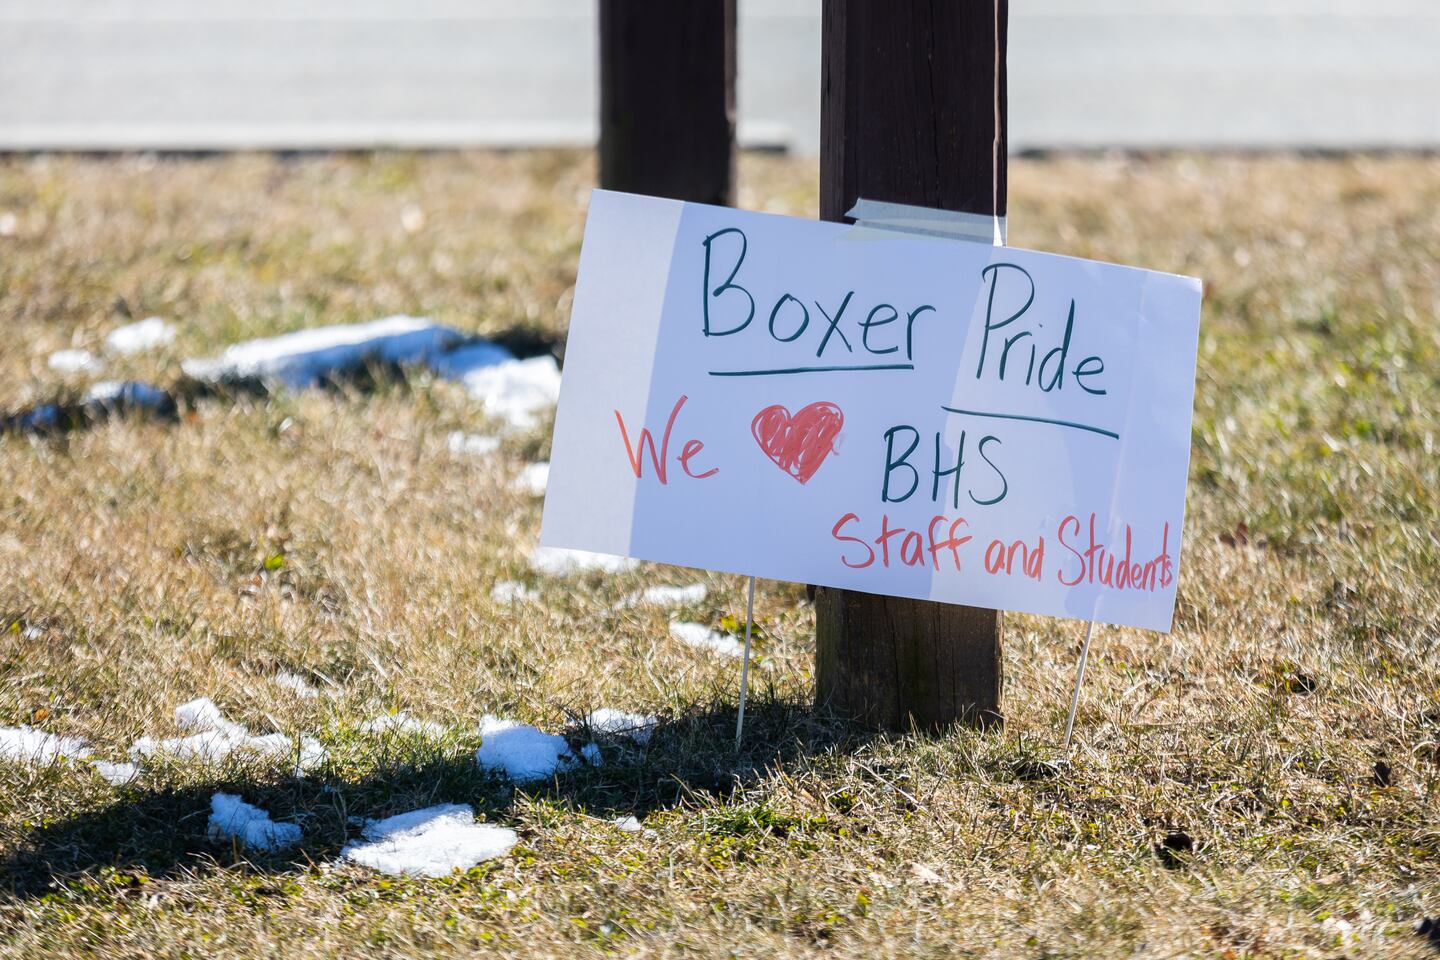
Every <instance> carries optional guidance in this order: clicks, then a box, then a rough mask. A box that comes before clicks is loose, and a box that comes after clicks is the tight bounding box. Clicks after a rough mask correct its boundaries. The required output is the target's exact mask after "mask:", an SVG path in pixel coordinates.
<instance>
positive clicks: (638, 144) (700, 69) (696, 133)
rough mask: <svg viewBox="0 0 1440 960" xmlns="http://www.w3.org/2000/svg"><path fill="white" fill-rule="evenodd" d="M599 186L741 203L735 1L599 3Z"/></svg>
mask: <svg viewBox="0 0 1440 960" xmlns="http://www.w3.org/2000/svg"><path fill="white" fill-rule="evenodd" d="M600 185H601V186H602V187H606V188H608V189H611V190H625V191H628V192H630V193H648V194H652V195H654V196H659V197H673V198H675V199H677V200H694V201H698V202H700V203H715V204H724V205H729V204H730V203H731V202H732V201H733V200H734V194H735V0H600Z"/></svg>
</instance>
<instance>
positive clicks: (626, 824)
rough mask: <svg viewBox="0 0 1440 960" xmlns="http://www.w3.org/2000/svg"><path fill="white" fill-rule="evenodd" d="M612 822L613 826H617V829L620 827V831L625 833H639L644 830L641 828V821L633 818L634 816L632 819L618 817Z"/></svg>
mask: <svg viewBox="0 0 1440 960" xmlns="http://www.w3.org/2000/svg"><path fill="white" fill-rule="evenodd" d="M610 822H611V823H613V824H615V826H616V827H618V828H619V829H620V830H622V831H623V832H625V833H639V832H640V830H641V829H642V828H641V826H640V821H639V820H638V819H636V818H635V817H633V816H630V817H616V818H615V819H614V820H611V821H610Z"/></svg>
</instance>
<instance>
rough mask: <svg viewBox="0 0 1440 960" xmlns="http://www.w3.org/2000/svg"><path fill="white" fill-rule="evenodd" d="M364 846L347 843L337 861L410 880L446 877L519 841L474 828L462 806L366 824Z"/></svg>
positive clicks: (505, 832)
mask: <svg viewBox="0 0 1440 960" xmlns="http://www.w3.org/2000/svg"><path fill="white" fill-rule="evenodd" d="M364 836H365V840H363V841H361V840H357V841H354V842H352V843H348V844H346V845H345V846H344V848H342V849H341V851H340V856H341V858H342V859H345V860H349V861H351V862H352V863H358V864H361V865H362V866H366V867H370V868H371V869H372V870H379V871H380V872H381V873H389V874H403V875H407V876H412V877H447V876H449V875H450V874H451V873H453V872H454V871H456V870H468V869H470V868H471V867H473V866H475V865H476V864H478V863H481V862H483V861H485V860H493V859H494V858H495V857H503V856H504V855H505V854H507V853H509V852H510V850H511V849H512V848H513V847H514V846H515V844H516V842H517V841H518V840H519V837H518V836H517V835H516V833H515V831H514V830H510V829H508V828H506V827H497V826H495V825H493V824H488V823H476V822H475V811H474V810H473V809H472V808H470V807H469V806H466V805H465V804H462V803H443V804H440V805H438V806H434V807H426V808H425V809H423V810H412V811H410V812H409V813H402V814H399V815H397V816H393V817H389V818H387V819H385V820H372V821H370V822H369V823H368V824H366V826H365V830H364Z"/></svg>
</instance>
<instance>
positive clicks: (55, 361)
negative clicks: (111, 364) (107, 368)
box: [47, 350, 104, 373]
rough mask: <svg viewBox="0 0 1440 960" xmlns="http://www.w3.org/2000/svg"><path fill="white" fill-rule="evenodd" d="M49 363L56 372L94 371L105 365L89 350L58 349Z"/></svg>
mask: <svg viewBox="0 0 1440 960" xmlns="http://www.w3.org/2000/svg"><path fill="white" fill-rule="evenodd" d="M47 363H48V364H49V366H50V369H51V370H54V371H55V372H56V373H94V372H96V371H97V370H99V369H100V368H101V367H103V366H104V364H103V363H101V362H100V358H99V357H97V356H95V355H94V354H93V353H91V352H90V351H89V350H56V351H55V352H54V353H52V354H50V359H49V360H48V361H47Z"/></svg>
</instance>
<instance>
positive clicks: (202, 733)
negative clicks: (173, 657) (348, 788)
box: [130, 697, 325, 776]
mask: <svg viewBox="0 0 1440 960" xmlns="http://www.w3.org/2000/svg"><path fill="white" fill-rule="evenodd" d="M175 722H176V723H177V724H179V726H180V727H181V728H183V729H186V730H198V731H199V732H198V733H194V734H191V735H190V736H188V737H170V738H164V739H160V738H156V737H141V738H140V739H139V740H136V741H135V742H134V743H133V744H131V745H130V756H131V757H132V758H134V759H136V760H144V759H148V758H150V757H154V756H160V755H168V756H172V757H174V758H175V759H177V760H203V761H208V762H212V763H216V762H219V761H221V760H223V759H224V758H226V757H228V756H229V755H230V754H232V753H234V752H235V751H237V750H239V751H246V752H250V753H255V754H259V755H260V756H264V757H279V758H285V757H288V756H292V755H297V754H298V758H299V759H298V761H297V763H296V766H295V773H296V775H297V776H298V775H300V774H302V773H304V772H305V771H307V770H309V769H311V768H312V767H314V766H315V765H316V764H318V763H320V762H321V761H323V760H324V759H325V748H324V747H322V746H321V745H320V743H319V741H317V740H315V739H313V738H310V737H301V738H300V739H299V740H298V741H295V740H291V739H290V737H288V736H286V735H285V734H283V733H267V734H264V735H261V736H254V735H252V734H251V733H250V731H249V730H247V729H246V728H245V727H244V726H242V725H240V724H238V723H235V722H234V721H232V720H229V719H227V718H226V716H225V714H223V713H222V712H221V711H220V708H219V707H217V706H215V703H214V701H212V700H211V699H210V698H209V697H198V698H196V699H194V700H191V701H189V702H187V703H182V704H180V706H178V707H176V708H175Z"/></svg>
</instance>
